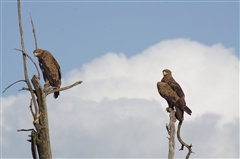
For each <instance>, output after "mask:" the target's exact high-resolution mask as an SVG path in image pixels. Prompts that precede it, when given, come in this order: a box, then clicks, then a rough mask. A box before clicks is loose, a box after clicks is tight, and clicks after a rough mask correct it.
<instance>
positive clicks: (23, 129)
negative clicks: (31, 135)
mask: <svg viewBox="0 0 240 159" xmlns="http://www.w3.org/2000/svg"><path fill="white" fill-rule="evenodd" d="M20 131H35V130H34V129H19V130H17V132H20Z"/></svg>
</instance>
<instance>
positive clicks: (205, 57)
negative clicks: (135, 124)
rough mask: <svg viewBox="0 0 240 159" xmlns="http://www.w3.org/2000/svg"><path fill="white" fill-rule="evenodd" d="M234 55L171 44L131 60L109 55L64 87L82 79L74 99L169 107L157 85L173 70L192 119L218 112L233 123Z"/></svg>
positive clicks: (73, 75) (235, 104)
mask: <svg viewBox="0 0 240 159" xmlns="http://www.w3.org/2000/svg"><path fill="white" fill-rule="evenodd" d="M233 51H234V50H233V49H231V48H230V49H228V48H225V47H224V46H223V45H221V44H215V45H213V46H206V45H203V44H201V43H198V42H196V41H191V40H188V39H176V40H166V41H163V42H160V43H158V44H156V45H154V46H151V47H149V48H148V49H146V50H144V51H143V52H142V53H140V54H137V55H135V56H133V57H130V58H127V57H126V56H125V55H124V54H123V53H107V54H106V55H104V56H102V57H99V58H97V59H95V60H93V61H91V62H89V63H87V64H85V65H83V67H82V68H80V69H75V70H73V71H71V72H70V73H69V74H68V75H67V76H66V79H67V80H66V82H65V83H66V84H69V83H71V82H74V81H76V80H78V79H82V80H83V81H84V83H83V84H82V86H81V87H77V88H76V89H74V95H75V96H78V98H80V99H83V100H93V101H101V100H102V99H104V98H108V99H119V98H140V99H147V100H151V99H154V100H157V101H159V102H160V103H161V104H165V101H164V100H163V99H161V98H160V97H159V95H158V93H156V92H157V90H156V83H157V81H159V80H161V78H162V70H163V69H165V68H169V69H171V70H172V72H173V76H174V78H175V79H176V81H178V82H179V83H180V85H181V86H182V88H183V90H184V92H185V95H186V100H187V104H188V105H189V107H190V108H192V109H193V117H191V118H192V119H194V118H195V117H197V116H198V115H202V114H203V113H206V112H213V113H217V114H222V115H223V116H224V120H225V121H231V120H233V119H234V118H235V117H237V116H238V111H236V110H238V98H239V93H238V86H239V84H238V83H239V70H238V65H239V60H238V58H237V57H236V56H235V55H234V54H233ZM67 93H69V95H70V94H71V95H72V92H67Z"/></svg>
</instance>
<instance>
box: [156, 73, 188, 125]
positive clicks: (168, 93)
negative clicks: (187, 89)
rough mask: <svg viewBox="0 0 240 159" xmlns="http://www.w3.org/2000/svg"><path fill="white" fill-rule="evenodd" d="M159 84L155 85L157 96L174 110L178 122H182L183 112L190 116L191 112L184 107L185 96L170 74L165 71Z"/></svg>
mask: <svg viewBox="0 0 240 159" xmlns="http://www.w3.org/2000/svg"><path fill="white" fill-rule="evenodd" d="M162 72H163V78H162V80H161V82H158V83H157V88H158V92H159V94H160V95H161V96H162V97H163V98H164V99H165V100H166V101H167V103H168V106H169V107H170V108H172V109H174V108H175V109H176V118H177V119H178V120H179V121H183V120H184V116H183V114H184V111H185V112H186V113H187V114H189V115H191V114H192V111H191V109H189V108H188V107H187V106H186V101H185V95H184V93H183V90H182V88H181V86H180V85H179V84H178V83H177V82H176V81H175V80H174V78H173V77H172V72H171V71H170V70H168V69H165V70H163V71H162Z"/></svg>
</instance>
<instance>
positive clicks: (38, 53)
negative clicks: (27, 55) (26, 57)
mask: <svg viewBox="0 0 240 159" xmlns="http://www.w3.org/2000/svg"><path fill="white" fill-rule="evenodd" d="M42 53H43V50H42V49H36V50H34V51H33V54H34V56H37V57H38V56H40V55H41V54H42Z"/></svg>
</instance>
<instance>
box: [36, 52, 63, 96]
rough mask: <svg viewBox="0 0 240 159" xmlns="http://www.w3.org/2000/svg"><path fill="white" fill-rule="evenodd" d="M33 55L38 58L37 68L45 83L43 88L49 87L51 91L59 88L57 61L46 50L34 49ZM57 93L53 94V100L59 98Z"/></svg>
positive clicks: (59, 75)
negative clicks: (51, 88)
mask: <svg viewBox="0 0 240 159" xmlns="http://www.w3.org/2000/svg"><path fill="white" fill-rule="evenodd" d="M33 54H34V55H35V56H36V57H38V62H39V66H40V68H41V70H42V73H43V78H44V81H45V85H44V87H46V86H47V87H48V86H49V85H51V86H52V87H53V89H57V88H60V86H61V69H60V66H59V64H58V62H57V60H56V59H55V58H54V57H53V56H52V54H51V53H50V52H49V51H47V50H42V49H36V50H34V51H33ZM59 94H60V93H59V92H54V96H53V97H54V98H57V97H58V96H59Z"/></svg>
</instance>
